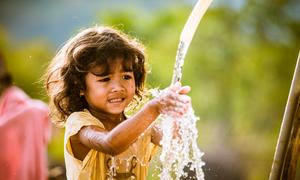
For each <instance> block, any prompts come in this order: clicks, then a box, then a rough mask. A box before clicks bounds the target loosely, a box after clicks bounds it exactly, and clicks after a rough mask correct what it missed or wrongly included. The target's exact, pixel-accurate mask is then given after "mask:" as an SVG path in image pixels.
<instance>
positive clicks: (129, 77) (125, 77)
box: [123, 75, 132, 80]
mask: <svg viewBox="0 0 300 180" xmlns="http://www.w3.org/2000/svg"><path fill="white" fill-rule="evenodd" d="M123 79H125V80H129V79H132V77H131V75H123Z"/></svg>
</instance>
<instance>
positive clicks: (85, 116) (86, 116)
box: [66, 109, 104, 128]
mask: <svg viewBox="0 0 300 180" xmlns="http://www.w3.org/2000/svg"><path fill="white" fill-rule="evenodd" d="M74 125H77V126H78V125H79V126H87V125H96V126H99V127H101V128H104V125H103V124H102V123H101V121H99V120H98V119H97V118H96V117H94V116H93V115H92V114H91V113H90V112H89V110H87V109H84V110H83V111H77V112H73V113H72V114H70V116H69V117H68V118H67V120H66V127H68V126H74Z"/></svg>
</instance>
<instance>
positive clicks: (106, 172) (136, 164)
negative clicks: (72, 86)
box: [64, 110, 156, 180]
mask: <svg viewBox="0 0 300 180" xmlns="http://www.w3.org/2000/svg"><path fill="white" fill-rule="evenodd" d="M88 125H96V126H99V127H101V128H103V129H105V127H104V126H103V124H102V123H101V122H100V121H99V120H98V119H97V118H95V117H94V116H92V115H91V114H90V112H89V111H88V110H84V111H81V112H74V113H72V114H71V115H70V116H69V117H68V119H67V122H66V126H65V138H64V158H65V164H66V171H67V179H68V180H106V179H124V180H126V179H137V180H144V179H146V176H147V171H148V166H149V162H150V160H151V157H152V155H153V154H154V153H155V149H156V146H155V145H154V144H152V143H151V130H150V128H149V129H148V130H147V131H146V132H145V133H144V134H143V135H141V136H140V137H139V138H138V139H137V141H136V142H135V143H133V144H132V145H131V146H130V147H129V148H128V149H127V150H126V151H124V152H123V153H121V154H119V155H117V156H114V157H112V156H110V155H108V154H104V153H102V152H100V151H96V150H94V149H91V150H90V151H89V152H88V154H87V155H86V157H85V158H84V160H83V161H81V160H79V159H77V158H75V157H74V155H73V150H72V146H71V143H70V137H71V136H73V135H75V134H77V133H78V131H79V130H80V129H81V128H82V127H83V126H88Z"/></svg>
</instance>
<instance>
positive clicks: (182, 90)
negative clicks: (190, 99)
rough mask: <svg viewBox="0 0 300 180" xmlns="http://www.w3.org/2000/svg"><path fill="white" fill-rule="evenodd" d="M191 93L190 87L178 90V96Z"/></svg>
mask: <svg viewBox="0 0 300 180" xmlns="http://www.w3.org/2000/svg"><path fill="white" fill-rule="evenodd" d="M190 91H191V87H190V86H183V87H180V89H178V90H177V93H178V94H187V93H188V92H190Z"/></svg>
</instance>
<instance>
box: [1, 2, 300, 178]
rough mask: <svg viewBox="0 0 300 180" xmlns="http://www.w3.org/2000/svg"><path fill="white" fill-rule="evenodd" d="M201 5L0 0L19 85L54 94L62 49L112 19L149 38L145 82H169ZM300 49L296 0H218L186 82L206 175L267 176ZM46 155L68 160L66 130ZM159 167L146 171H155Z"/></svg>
mask: <svg viewBox="0 0 300 180" xmlns="http://www.w3.org/2000/svg"><path fill="white" fill-rule="evenodd" d="M195 3H196V0H181V1H180V0H164V1H161V0H151V1H146V0H131V1H129V0H126V1H125V0H119V1H117V0H110V1H105V0H97V1H96V0H89V1H86V0H56V1H49V0H23V1H18V0H1V1H0V51H1V53H3V54H4V57H5V59H6V64H7V66H8V69H9V71H10V72H11V73H12V74H13V78H14V82H15V84H16V85H18V86H19V87H21V88H22V89H24V90H25V91H26V92H27V93H28V94H29V95H30V96H32V97H33V98H38V99H42V100H44V101H45V102H47V97H46V96H45V91H44V89H43V85H42V82H41V76H42V75H43V74H44V72H45V67H46V66H47V64H48V62H49V61H50V60H51V58H52V57H53V56H54V55H55V52H56V51H57V50H58V49H59V48H60V47H61V46H62V45H63V43H64V42H65V41H66V40H67V39H68V38H70V37H71V36H72V35H74V34H76V33H77V32H78V31H79V30H80V29H83V28H85V27H89V26H93V25H110V26H114V27H116V28H118V29H121V30H123V31H125V32H126V33H128V34H130V35H131V36H134V37H137V38H138V39H140V40H141V41H142V42H143V43H144V44H145V46H146V47H147V54H148V69H149V70H151V73H150V74H149V75H148V79H147V84H148V87H160V88H164V87H166V86H168V84H170V82H171V77H172V71H173V65H174V61H175V55H176V49H177V44H178V40H179V35H180V32H181V30H182V28H183V26H184V24H185V21H186V19H187V17H188V15H189V13H190V12H191V9H192V7H193V5H194V4H195ZM299 49H300V3H299V1H298V0H273V1H270V0H269V1H268V0H230V1H228V0H214V2H213V3H212V6H211V7H210V9H209V10H208V12H207V13H206V14H205V16H204V18H203V20H202V22H201V23H200V25H199V28H198V30H197V32H196V34H195V37H194V39H193V41H192V44H191V47H190V49H189V51H188V54H187V57H186V61H185V65H184V70H183V80H182V83H183V84H187V85H190V86H191V87H192V91H191V93H190V96H191V98H192V102H193V107H194V109H195V111H196V114H197V115H198V116H200V118H201V120H200V121H198V131H199V138H198V139H199V147H200V149H201V150H202V151H204V152H205V156H204V160H205V161H206V164H207V165H206V166H205V167H204V170H205V174H206V177H207V178H206V179H208V180H210V179H231V180H234V179H245V180H260V179H261V180H263V179H267V178H268V176H269V173H270V169H271V164H272V159H273V155H274V151H275V146H276V141H277V138H278V134H279V129H280V125H281V120H282V116H283V112H284V108H285V104H286V100H287V96H288V91H289V87H290V83H291V79H292V75H293V71H294V67H295V64H296V59H297V55H298V52H299ZM48 157H49V169H52V170H53V168H54V169H55V167H59V166H61V167H63V166H64V160H63V131H62V130H57V129H54V132H53V138H52V141H51V143H50V144H49V149H48ZM155 165H156V162H155V161H153V163H152V165H151V170H150V172H149V176H148V179H158V177H157V172H155V170H154V169H155ZM55 172H56V171H55ZM55 172H54V173H55ZM152 174H156V175H154V176H152ZM57 179H58V178H57Z"/></svg>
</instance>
